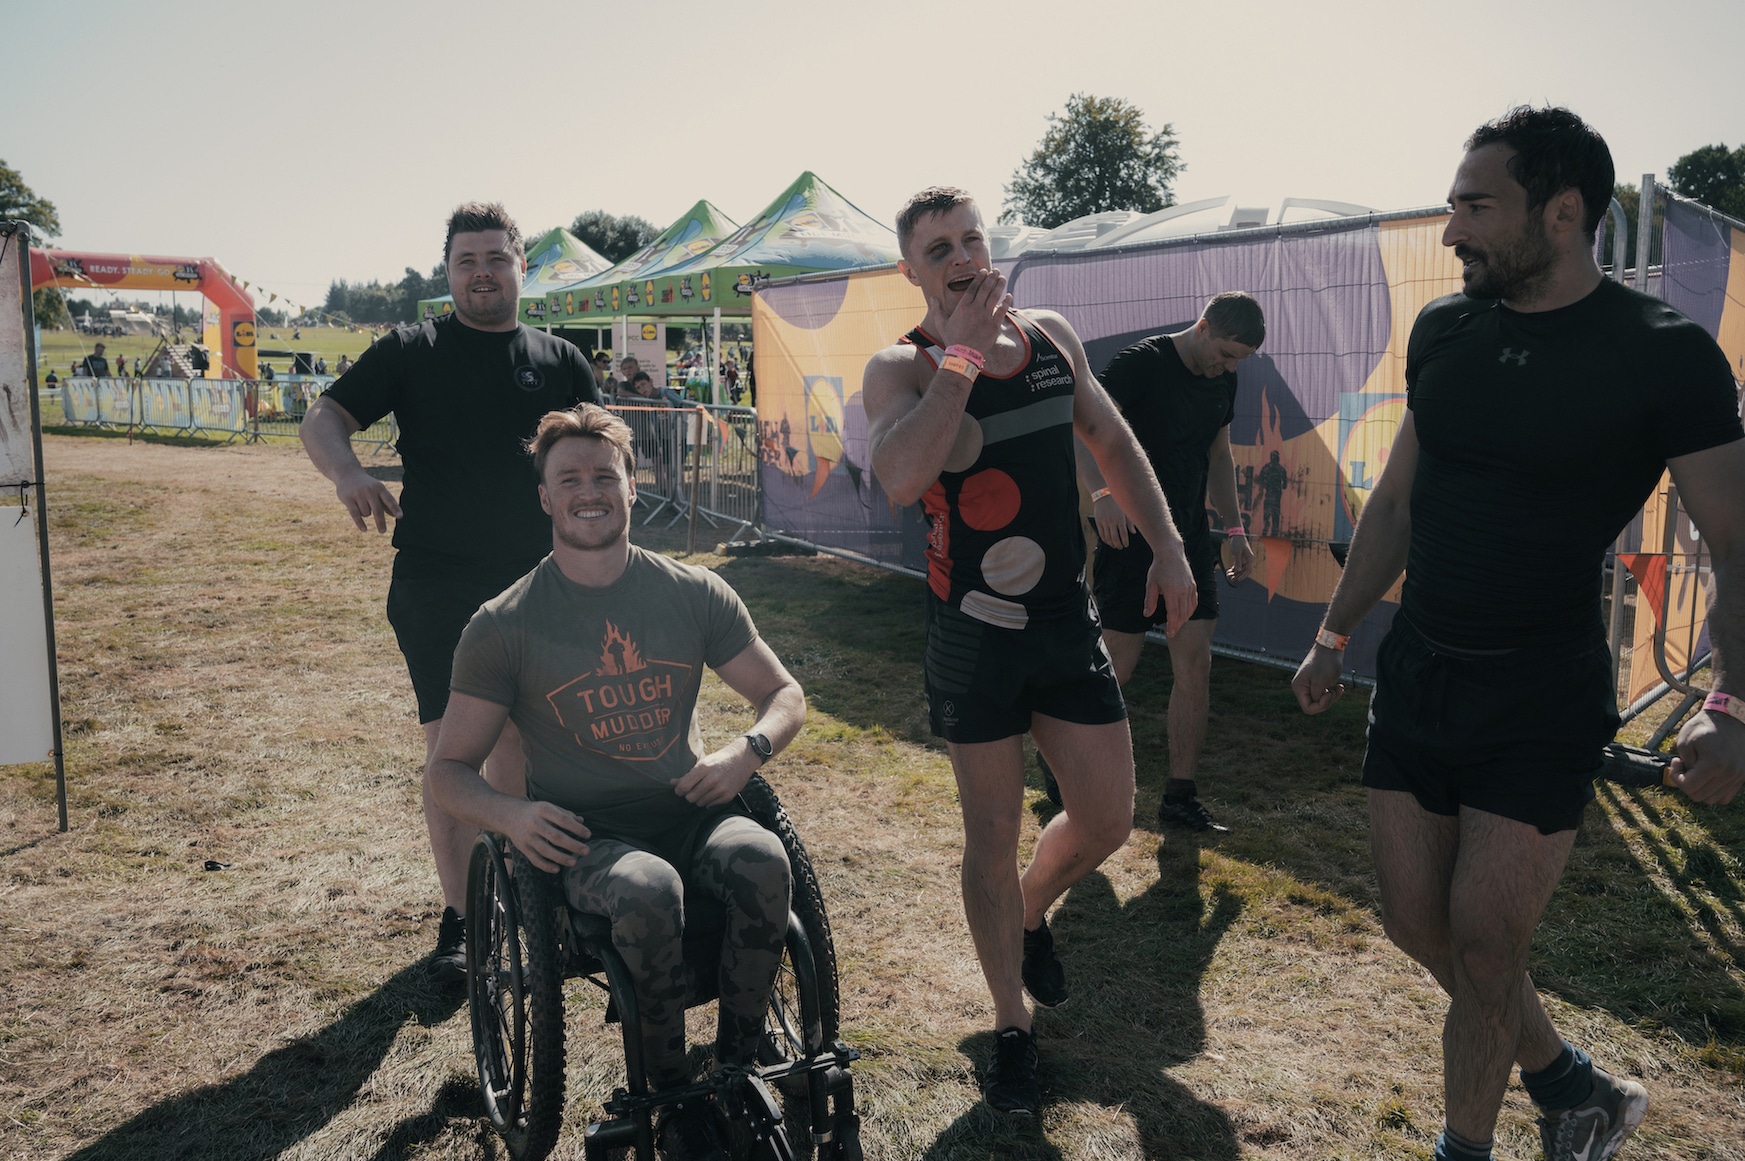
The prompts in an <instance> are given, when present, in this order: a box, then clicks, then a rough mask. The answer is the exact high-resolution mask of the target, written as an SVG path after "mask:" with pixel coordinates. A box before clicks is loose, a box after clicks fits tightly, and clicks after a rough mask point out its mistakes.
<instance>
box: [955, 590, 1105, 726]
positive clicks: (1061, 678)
mask: <svg viewBox="0 0 1745 1161" xmlns="http://www.w3.org/2000/svg"><path fill="white" fill-rule="evenodd" d="M922 669H923V672H924V673H925V675H926V683H927V709H928V716H929V718H930V720H931V722H932V726H933V732H934V734H936V735H938V736H939V737H942V738H944V739H945V740H946V741H948V742H959V743H969V742H997V741H999V740H1000V739H1002V738H1010V737H1015V736H1016V735H1018V734H1022V733H1025V732H1027V731H1028V730H1029V729H1030V715H1031V714H1033V713H1039V714H1046V715H1047V716H1049V717H1051V718H1059V719H1060V720H1062V721H1066V722H1077V723H1080V724H1082V725H1105V724H1107V723H1110V722H1119V721H1124V720H1125V719H1126V717H1127V703H1126V702H1124V701H1123V700H1121V683H1120V682H1118V681H1116V680H1115V667H1114V665H1113V664H1111V663H1110V661H1109V651H1108V650H1107V649H1105V648H1103V635H1102V630H1101V627H1100V626H1099V625H1098V624H1097V619H1096V617H1095V616H1094V615H1093V614H1092V612H1091V610H1090V607H1089V602H1088V601H1087V602H1086V608H1085V612H1084V614H1083V615H1082V616H1079V617H1072V618H1068V619H1064V620H1059V621H1043V622H1034V623H1032V624H1030V625H1028V626H1026V627H1025V628H1023V629H1002V628H999V627H997V626H994V625H989V624H985V623H983V622H981V621H978V620H976V619H975V618H974V617H969V616H965V615H964V614H963V613H962V612H960V611H959V610H958V609H956V608H954V607H953V606H951V605H948V604H946V603H945V602H944V601H941V600H939V599H938V598H936V597H934V596H933V595H932V594H931V593H929V594H928V596H927V652H926V655H925V658H924V661H923V664H922Z"/></svg>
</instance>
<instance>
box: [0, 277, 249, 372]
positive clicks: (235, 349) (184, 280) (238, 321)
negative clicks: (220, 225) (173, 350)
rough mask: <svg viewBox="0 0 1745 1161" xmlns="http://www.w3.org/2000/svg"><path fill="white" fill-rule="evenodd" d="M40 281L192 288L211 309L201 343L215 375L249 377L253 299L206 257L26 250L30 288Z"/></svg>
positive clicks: (71, 285) (65, 285) (68, 285)
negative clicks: (213, 361)
mask: <svg viewBox="0 0 1745 1161" xmlns="http://www.w3.org/2000/svg"><path fill="white" fill-rule="evenodd" d="M45 286H55V287H59V288H61V289H63V290H65V289H68V288H88V287H98V288H102V289H105V290H198V291H199V292H200V293H201V294H203V295H204V296H205V297H206V301H208V302H210V303H211V304H212V305H213V306H214V307H216V308H217V315H218V321H217V325H216V326H214V325H213V324H212V322H211V314H210V312H208V314H207V319H208V321H207V325H206V335H205V339H206V345H207V347H209V348H210V349H211V350H212V352H213V353H214V354H216V355H217V356H218V358H219V366H218V367H216V368H214V370H216V371H217V372H218V376H217V377H221V378H226V379H253V378H254V377H255V372H256V369H257V367H256V360H255V316H254V299H253V298H252V297H251V296H250V295H249V293H248V292H247V291H246V290H244V289H243V288H242V287H241V286H239V285H238V284H237V282H236V280H235V279H233V278H232V277H231V276H230V274H229V273H228V272H227V271H226V270H225V269H224V267H222V266H220V265H219V264H218V263H217V262H215V261H213V260H212V259H210V258H162V257H158V256H156V255H141V254H89V253H84V252H80V251H73V250H37V249H34V248H33V249H32V250H31V251H30V289H31V290H33V291H36V290H41V289H42V288H43V287H45Z"/></svg>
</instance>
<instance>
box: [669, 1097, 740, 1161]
mask: <svg viewBox="0 0 1745 1161" xmlns="http://www.w3.org/2000/svg"><path fill="white" fill-rule="evenodd" d="M654 1144H655V1148H656V1149H657V1150H659V1152H660V1155H661V1158H662V1161H728V1157H727V1146H726V1145H724V1144H723V1143H722V1141H721V1131H720V1130H719V1129H717V1128H716V1127H715V1114H714V1113H713V1112H711V1111H710V1109H709V1106H708V1105H707V1104H706V1103H704V1102H703V1101H701V1100H689V1101H680V1102H679V1103H678V1104H676V1105H668V1106H667V1107H666V1108H665V1109H663V1110H661V1114H660V1124H659V1126H657V1127H656V1128H655V1131H654Z"/></svg>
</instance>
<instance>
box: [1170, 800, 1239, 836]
mask: <svg viewBox="0 0 1745 1161" xmlns="http://www.w3.org/2000/svg"><path fill="white" fill-rule="evenodd" d="M1157 824H1158V825H1159V826H1179V827H1185V828H1186V829H1188V830H1197V831H1215V832H1217V833H1219V834H1226V833H1228V832H1229V830H1230V828H1229V827H1227V826H1224V825H1223V824H1221V823H1219V822H1217V821H1215V820H1214V819H1213V818H1212V812H1211V811H1209V810H1207V809H1206V808H1205V806H1204V805H1202V804H1201V802H1200V800H1199V799H1197V798H1184V799H1181V800H1179V801H1175V802H1171V801H1170V800H1169V799H1167V798H1166V799H1164V800H1163V801H1162V802H1160V803H1158V804H1157Z"/></svg>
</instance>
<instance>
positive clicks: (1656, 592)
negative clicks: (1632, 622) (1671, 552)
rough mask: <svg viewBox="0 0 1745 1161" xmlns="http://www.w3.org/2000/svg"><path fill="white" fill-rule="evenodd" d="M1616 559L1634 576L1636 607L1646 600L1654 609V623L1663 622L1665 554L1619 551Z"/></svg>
mask: <svg viewBox="0 0 1745 1161" xmlns="http://www.w3.org/2000/svg"><path fill="white" fill-rule="evenodd" d="M1618 559H1619V560H1621V561H1623V562H1624V567H1625V568H1627V569H1629V570H1630V575H1631V576H1633V577H1635V578H1636V590H1637V592H1638V593H1639V594H1640V596H1639V598H1638V600H1637V608H1641V606H1642V602H1644V601H1645V602H1647V604H1648V607H1649V608H1650V609H1652V610H1654V623H1655V624H1657V625H1658V624H1661V623H1663V622H1664V621H1665V620H1666V566H1667V559H1666V554H1665V553H1664V552H1627V553H1619V554H1618Z"/></svg>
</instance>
